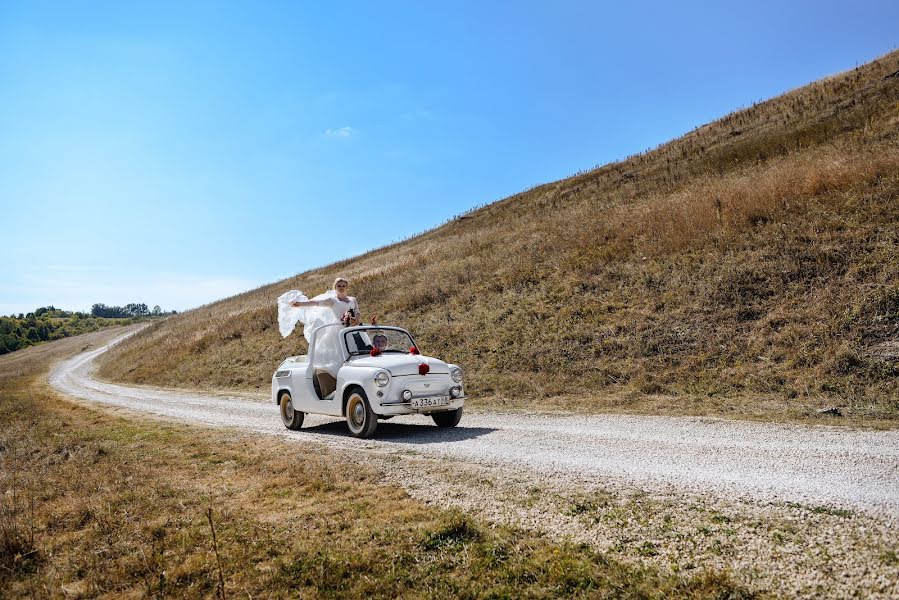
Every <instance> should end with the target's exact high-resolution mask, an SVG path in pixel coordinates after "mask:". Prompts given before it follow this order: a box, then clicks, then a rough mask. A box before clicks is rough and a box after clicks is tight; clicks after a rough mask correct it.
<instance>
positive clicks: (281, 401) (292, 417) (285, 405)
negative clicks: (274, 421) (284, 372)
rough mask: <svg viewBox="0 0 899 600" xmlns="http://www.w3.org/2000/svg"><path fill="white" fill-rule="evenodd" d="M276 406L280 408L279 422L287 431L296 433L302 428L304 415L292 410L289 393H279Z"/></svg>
mask: <svg viewBox="0 0 899 600" xmlns="http://www.w3.org/2000/svg"><path fill="white" fill-rule="evenodd" d="M278 406H279V407H280V408H281V422H282V423H284V426H285V427H287V428H288V429H292V430H293V431H296V430H297V429H299V428H300V427H302V426H303V417H304V416H305V414H304V413H301V412H300V411H298V410H294V409H293V402H292V401H291V398H290V392H281V395H280V396H278Z"/></svg>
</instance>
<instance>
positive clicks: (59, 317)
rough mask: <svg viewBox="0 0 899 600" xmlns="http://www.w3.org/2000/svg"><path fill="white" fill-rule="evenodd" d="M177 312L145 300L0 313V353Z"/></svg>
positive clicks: (44, 307) (45, 307) (46, 307)
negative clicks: (87, 307)
mask: <svg viewBox="0 0 899 600" xmlns="http://www.w3.org/2000/svg"><path fill="white" fill-rule="evenodd" d="M176 312H177V311H171V312H165V311H163V310H162V309H161V308H160V307H159V306H158V305H157V306H154V307H153V309H152V310H150V309H148V308H147V305H146V304H126V305H125V306H106V305H105V304H94V305H93V307H92V308H91V312H90V313H84V312H79V311H68V310H62V309H59V308H56V307H54V306H43V307H41V308H38V309H36V310H35V311H34V312H30V313H27V314H23V313H19V314H18V316H16V315H10V316H8V317H0V354H6V353H8V352H15V351H16V350H21V349H22V348H27V347H28V346H33V345H35V344H39V343H41V342H48V341H52V340H58V339H61V338H64V337H69V336H72V335H79V334H82V333H88V332H91V331H97V330H98V329H101V328H103V327H112V326H114V325H126V324H128V323H134V322H136V321H141V320H143V319H147V318H153V317H164V316H167V315H171V314H175V313H176Z"/></svg>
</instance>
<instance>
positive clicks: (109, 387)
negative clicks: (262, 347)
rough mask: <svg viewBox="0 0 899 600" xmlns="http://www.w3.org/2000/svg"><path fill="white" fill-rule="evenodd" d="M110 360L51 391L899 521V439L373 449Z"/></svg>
mask: <svg viewBox="0 0 899 600" xmlns="http://www.w3.org/2000/svg"><path fill="white" fill-rule="evenodd" d="M118 339H121V338H118ZM115 341H118V340H115ZM115 341H113V343H115ZM108 348H109V346H104V347H102V348H99V349H96V350H93V351H90V352H84V353H82V354H80V355H78V356H76V357H74V358H72V359H69V360H66V361H63V362H61V363H59V364H58V365H57V366H56V367H55V368H54V370H53V372H52V373H51V375H50V383H51V385H52V386H53V387H54V388H56V389H57V390H59V391H60V392H63V393H65V394H68V395H70V396H74V397H77V398H81V399H84V400H88V401H91V402H96V403H102V404H106V405H112V406H116V407H121V408H125V409H129V410H131V411H143V412H147V413H151V414H153V415H159V416H163V417H169V418H175V419H178V420H180V421H183V422H185V423H194V424H202V425H211V426H220V427H230V428H235V429H239V430H243V431H249V432H255V433H258V434H263V435H275V436H283V437H286V438H287V439H291V440H300V441H311V442H316V443H323V444H326V445H328V446H331V447H335V448H338V449H354V450H363V451H365V450H374V451H379V452H397V453H404V454H408V453H411V452H413V451H414V452H415V453H418V454H420V455H427V456H431V457H435V458H443V459H447V460H456V461H463V462H467V463H475V464H479V465H484V466H488V467H497V468H500V469H508V470H510V471H511V472H514V473H516V474H519V475H520V474H522V473H527V472H528V471H531V472H533V473H534V474H535V475H539V476H540V477H541V478H546V477H552V478H560V479H565V480H568V481H569V482H575V483H577V482H584V483H587V482H592V483H596V482H602V481H609V480H616V481H617V482H619V483H621V482H624V483H628V484H632V485H634V486H639V487H642V488H644V489H652V488H662V487H664V488H665V489H672V488H673V489H679V490H683V491H686V492H697V493H703V494H712V495H715V496H718V497H721V498H727V499H736V498H740V499H747V500H754V501H761V502H797V503H803V504H808V505H814V506H820V505H826V506H837V507H852V508H854V509H860V510H863V511H865V512H869V513H876V514H879V515H881V516H885V517H888V518H889V519H891V520H892V519H896V518H899V431H871V430H858V429H848V428H842V427H832V426H803V425H791V424H766V423H755V422H743V421H727V420H720V419H709V418H692V417H654V416H622V415H591V416H558V415H543V414H505V413H493V412H476V411H470V412H468V413H466V414H465V416H464V417H463V419H462V423H461V424H460V425H459V426H458V427H457V428H455V429H438V428H436V427H435V426H433V424H432V422H431V420H430V419H428V418H425V417H420V416H410V417H400V418H395V419H392V420H391V421H389V422H382V423H381V424H380V425H379V428H378V432H377V434H376V437H375V439H372V440H358V439H355V438H352V437H350V436H349V435H348V433H347V432H346V426H345V424H344V422H343V421H341V420H336V419H334V418H331V417H322V416H317V415H307V417H306V421H305V423H304V426H303V429H302V430H301V431H298V432H292V431H288V430H286V429H285V428H284V427H283V426H282V424H281V421H280V418H279V415H278V410H277V407H276V406H275V405H274V404H273V403H271V402H269V401H268V399H267V398H260V399H258V400H254V399H248V398H246V397H243V398H241V397H226V396H221V395H204V394H201V393H193V392H189V391H181V390H168V389H157V388H150V387H143V386H139V387H132V386H124V385H116V384H111V383H107V382H102V381H98V380H97V379H95V378H94V377H93V370H94V359H96V358H97V357H98V356H99V355H101V354H102V353H104V352H106V350H107V349H108Z"/></svg>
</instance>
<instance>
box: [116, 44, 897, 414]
mask: <svg viewBox="0 0 899 600" xmlns="http://www.w3.org/2000/svg"><path fill="white" fill-rule="evenodd" d="M897 69H899V53H893V54H890V55H887V56H885V57H883V58H882V59H880V60H878V61H874V62H873V63H871V64H868V65H865V66H864V67H860V68H859V69H856V70H854V71H851V72H849V73H844V74H841V75H838V76H835V77H832V78H828V79H826V80H823V81H821V82H817V83H814V84H811V85H809V86H807V87H805V88H802V89H799V90H796V91H794V92H791V93H789V94H786V95H784V96H781V97H779V98H775V99H773V100H770V101H768V102H764V103H761V104H758V105H755V106H753V107H750V108H748V109H746V110H743V111H739V112H736V113H734V114H732V115H729V116H727V117H725V118H723V119H721V120H719V121H716V122H715V123H712V124H709V125H707V126H704V127H701V128H699V129H697V130H695V131H693V132H691V133H689V134H687V135H685V136H683V137H682V138H679V139H677V140H674V141H672V142H669V143H667V144H665V145H663V146H660V147H659V148H657V149H655V150H653V151H651V152H647V153H645V154H641V155H638V156H634V157H631V158H629V159H627V160H625V161H622V162H619V163H614V164H611V165H607V166H604V167H601V168H598V169H596V170H593V171H590V172H586V173H582V174H578V175H576V176H574V177H571V178H568V179H565V180H562V181H559V182H555V183H551V184H547V185H544V186H540V187H537V188H534V189H532V190H529V191H527V192H524V193H522V194H518V195H516V196H513V197H510V198H507V199H505V200H502V201H499V202H497V203H495V204H491V205H489V206H487V207H484V208H482V209H479V210H477V211H473V212H471V213H469V214H466V215H463V216H461V217H460V218H458V219H455V220H453V221H451V222H449V223H447V224H445V225H444V226H442V227H440V228H437V229H435V230H432V231H429V232H425V233H423V234H421V235H419V236H415V237H414V238H412V239H410V240H407V241H406V242H403V243H401V244H397V245H393V246H389V247H386V248H381V249H378V250H374V251H372V252H370V253H367V254H365V255H363V256H360V257H356V258H353V259H350V260H346V261H342V262H339V263H335V264H333V265H328V266H326V267H323V268H321V269H316V270H313V271H309V272H307V273H302V274H300V275H297V276H296V277H293V278H290V279H288V280H286V281H282V282H278V283H274V284H271V285H268V286H264V287H262V288H259V289H258V290H254V291H251V292H248V293H246V294H242V295H239V296H235V297H233V298H228V299H225V300H222V301H220V302H217V303H215V304H211V305H208V306H205V307H202V308H199V309H197V310H194V311H190V312H188V313H185V314H182V315H178V316H176V317H174V318H171V319H168V320H166V321H165V322H163V323H159V324H157V325H155V326H154V327H152V328H150V329H149V330H147V331H146V332H144V333H142V334H141V335H140V336H136V337H135V338H134V339H133V340H130V341H129V342H128V343H126V344H123V345H122V346H121V348H119V349H117V350H116V351H115V352H112V353H110V354H109V355H108V356H107V357H106V359H105V362H104V364H103V366H102V370H101V374H102V375H103V376H105V377H109V378H111V379H117V380H122V381H131V382H147V383H155V384H161V385H172V386H187V387H196V386H203V387H213V388H231V389H234V388H238V389H246V390H260V391H262V392H264V391H265V390H266V389H267V387H268V381H269V378H270V376H271V372H272V371H273V370H274V368H275V366H276V365H277V364H278V362H280V360H281V359H282V358H283V357H284V356H285V355H288V354H296V353H301V352H303V351H304V346H305V343H304V341H303V340H302V337H301V336H299V335H294V336H291V337H290V338H288V339H287V340H282V339H281V338H280V336H279V335H278V333H277V330H276V327H275V317H276V310H275V306H274V299H275V298H276V297H277V296H278V295H279V294H280V293H283V292H284V291H286V290H288V289H291V288H298V289H302V290H304V291H307V292H310V293H318V292H320V291H322V290H323V289H325V288H326V286H327V285H328V284H329V283H330V281H331V280H332V279H333V277H334V276H335V275H336V274H338V273H339V274H341V275H343V276H346V277H348V278H349V279H350V280H351V281H352V283H353V286H354V292H355V294H356V295H357V297H358V298H359V300H360V303H361V306H362V308H363V310H364V311H365V312H366V313H375V312H376V313H378V314H380V315H381V316H382V322H393V323H397V324H400V325H404V326H407V327H408V328H410V329H411V330H412V331H413V332H414V333H415V334H416V336H417V337H418V339H419V341H420V344H421V346H422V347H423V348H424V350H425V351H427V352H429V353H433V354H435V355H438V356H441V357H445V358H447V359H448V360H451V361H453V362H457V363H459V364H461V365H462V366H463V367H465V368H466V369H467V373H468V376H469V390H470V392H471V393H472V395H473V400H472V403H473V404H474V405H482V406H485V405H490V406H517V407H531V408H533V407H537V408H562V409H565V408H566V407H567V408H569V409H572V408H578V409H579V410H584V409H586V410H632V411H648V412H686V413H689V414H709V415H726V416H752V417H754V418H774V419H784V418H815V417H814V414H815V413H814V409H815V408H818V407H822V406H827V405H833V404H837V405H839V406H841V407H842V408H843V411H844V414H846V415H847V418H846V419H844V422H854V423H858V422H861V421H865V422H884V423H886V422H893V421H894V420H895V419H896V418H897V417H899V401H897V398H899V383H897V382H899V349H897V348H899V310H897V300H896V298H897V297H899V287H897V283H896V282H897V281H899V232H897V227H896V223H897V222H899V203H897V201H896V198H897V197H899V169H897V166H899V117H897V107H899V80H897V78H895V77H894V78H889V79H884V77H885V76H886V75H887V74H889V73H893V72H895V71H896V70H897Z"/></svg>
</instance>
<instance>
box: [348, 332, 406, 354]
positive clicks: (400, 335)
mask: <svg viewBox="0 0 899 600" xmlns="http://www.w3.org/2000/svg"><path fill="white" fill-rule="evenodd" d="M343 336H344V340H346V349H347V351H349V353H350V356H356V355H359V354H370V353H371V351H372V349H374V348H377V349H378V350H380V351H381V352H385V353H386V352H401V353H403V354H408V353H409V349H410V348H412V347H413V346H414V345H415V343H414V342H413V341H412V336H410V335H409V334H408V333H407V332H405V331H403V330H401V329H382V328H380V327H367V328H365V329H355V330H353V331H347V332H346V333H344V334H343Z"/></svg>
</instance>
